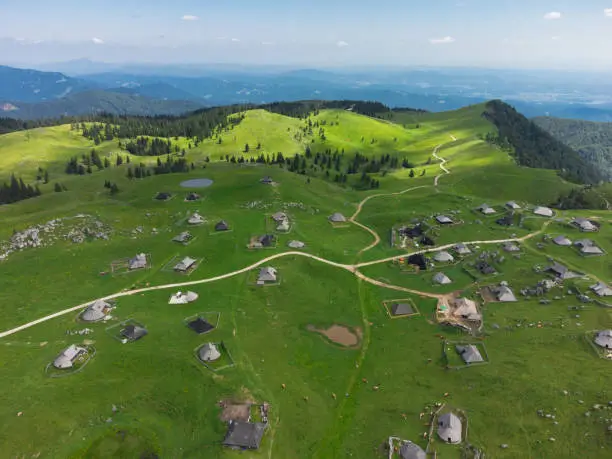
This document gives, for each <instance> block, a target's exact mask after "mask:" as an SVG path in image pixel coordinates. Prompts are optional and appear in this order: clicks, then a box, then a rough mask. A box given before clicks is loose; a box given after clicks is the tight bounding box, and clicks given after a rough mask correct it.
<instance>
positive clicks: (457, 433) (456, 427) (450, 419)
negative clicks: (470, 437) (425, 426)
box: [438, 413, 462, 444]
mask: <svg viewBox="0 0 612 459" xmlns="http://www.w3.org/2000/svg"><path fill="white" fill-rule="evenodd" d="M461 434H462V425H461V419H459V417H458V416H457V415H455V414H454V413H446V414H443V415H442V416H440V417H439V418H438V436H439V437H440V438H441V439H442V440H444V441H445V442H447V443H453V444H456V443H461Z"/></svg>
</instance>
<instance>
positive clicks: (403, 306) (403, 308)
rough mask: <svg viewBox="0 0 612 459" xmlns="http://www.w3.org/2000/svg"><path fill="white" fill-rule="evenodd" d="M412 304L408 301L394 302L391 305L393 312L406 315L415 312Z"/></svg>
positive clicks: (397, 314)
mask: <svg viewBox="0 0 612 459" xmlns="http://www.w3.org/2000/svg"><path fill="white" fill-rule="evenodd" d="M413 313H414V311H413V310H412V306H410V305H409V304H408V303H393V304H392V305H391V314H393V315H394V316H404V315H407V314H413Z"/></svg>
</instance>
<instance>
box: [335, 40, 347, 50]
mask: <svg viewBox="0 0 612 459" xmlns="http://www.w3.org/2000/svg"><path fill="white" fill-rule="evenodd" d="M348 45H349V44H348V43H347V42H345V41H344V40H340V41H339V42H337V43H336V46H337V47H338V48H346V47H347V46H348Z"/></svg>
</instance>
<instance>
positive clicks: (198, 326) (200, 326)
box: [187, 317, 215, 335]
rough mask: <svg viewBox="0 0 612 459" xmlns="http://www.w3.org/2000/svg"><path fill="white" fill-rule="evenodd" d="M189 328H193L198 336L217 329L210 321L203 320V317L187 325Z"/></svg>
mask: <svg viewBox="0 0 612 459" xmlns="http://www.w3.org/2000/svg"><path fill="white" fill-rule="evenodd" d="M187 326H188V327H189V328H191V329H192V330H193V331H194V332H196V333H197V334H198V335H200V334H202V333H206V332H209V331H211V330H214V328H215V327H214V326H213V325H211V324H210V323H209V322H208V321H206V320H204V319H202V318H201V317H198V318H197V319H195V320H192V321H191V322H189V323H188V324H187Z"/></svg>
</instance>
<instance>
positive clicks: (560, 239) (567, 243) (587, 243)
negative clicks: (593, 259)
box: [552, 235, 605, 255]
mask: <svg viewBox="0 0 612 459" xmlns="http://www.w3.org/2000/svg"><path fill="white" fill-rule="evenodd" d="M552 241H553V243H555V244H556V245H558V246H561V247H571V246H572V245H573V246H574V247H576V248H577V249H578V250H579V251H580V253H581V254H582V255H604V254H605V252H604V251H603V250H602V249H601V248H600V247H599V246H598V245H597V244H596V243H595V242H594V241H593V240H591V239H580V240H578V241H575V242H573V243H572V241H571V240H570V239H569V238H568V237H567V236H564V235H560V236H557V237H555V238H554V239H553V240H552Z"/></svg>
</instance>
